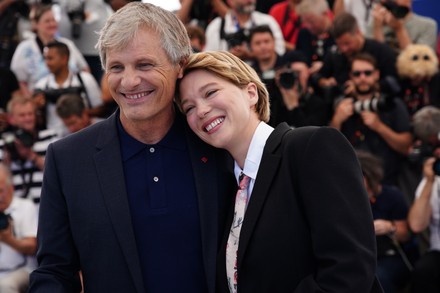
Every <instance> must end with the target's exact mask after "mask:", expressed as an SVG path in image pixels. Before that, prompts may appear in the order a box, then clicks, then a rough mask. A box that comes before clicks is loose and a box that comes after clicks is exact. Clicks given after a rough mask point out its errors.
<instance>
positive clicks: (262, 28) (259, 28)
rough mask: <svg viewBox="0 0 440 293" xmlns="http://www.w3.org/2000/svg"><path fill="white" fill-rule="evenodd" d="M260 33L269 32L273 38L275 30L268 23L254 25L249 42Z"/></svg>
mask: <svg viewBox="0 0 440 293" xmlns="http://www.w3.org/2000/svg"><path fill="white" fill-rule="evenodd" d="M258 33H268V34H270V35H271V36H272V38H273V32H272V30H271V29H270V27H269V26H268V25H267V24H263V25H257V26H254V27H253V28H251V29H250V30H249V42H251V41H252V38H253V37H254V35H255V34H258Z"/></svg>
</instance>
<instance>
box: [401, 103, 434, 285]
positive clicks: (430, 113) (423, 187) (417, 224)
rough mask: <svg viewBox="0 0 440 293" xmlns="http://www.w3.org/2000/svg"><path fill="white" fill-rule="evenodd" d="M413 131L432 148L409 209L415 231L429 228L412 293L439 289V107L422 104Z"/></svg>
mask: <svg viewBox="0 0 440 293" xmlns="http://www.w3.org/2000/svg"><path fill="white" fill-rule="evenodd" d="M413 128H414V134H415V135H416V136H417V137H418V138H420V139H421V141H422V142H423V143H425V144H429V145H430V146H431V148H432V151H431V153H430V154H429V157H428V158H427V159H426V160H425V161H424V163H423V178H422V180H421V181H420V183H419V186H418V187H417V190H416V195H415V199H414V202H413V204H412V206H411V208H410V210H409V214H408V224H409V227H410V228H411V230H412V231H413V232H414V233H422V232H423V231H425V230H426V229H429V237H430V239H429V250H428V251H427V252H426V253H425V254H424V255H422V256H421V257H420V259H419V260H418V261H417V263H416V265H415V268H414V271H413V274H412V280H411V287H412V291H411V292H424V293H431V292H440V282H439V276H440V269H439V268H440V159H439V158H440V138H439V134H440V109H439V108H436V107H434V106H425V107H423V108H422V109H420V110H418V111H417V112H416V113H415V114H414V115H413Z"/></svg>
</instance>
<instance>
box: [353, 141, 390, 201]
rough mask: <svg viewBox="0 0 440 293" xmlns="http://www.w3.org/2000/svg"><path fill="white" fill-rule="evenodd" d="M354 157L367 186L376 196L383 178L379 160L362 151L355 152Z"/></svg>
mask: <svg viewBox="0 0 440 293" xmlns="http://www.w3.org/2000/svg"><path fill="white" fill-rule="evenodd" d="M356 155H357V158H358V160H359V163H360V165H361V169H362V173H363V175H364V177H365V180H366V181H367V183H368V186H369V187H370V189H371V190H372V191H373V192H374V193H375V194H378V193H379V191H380V185H381V182H382V179H383V176H384V171H383V167H382V161H381V159H380V158H379V157H377V156H375V155H373V154H372V153H369V152H367V151H362V150H356Z"/></svg>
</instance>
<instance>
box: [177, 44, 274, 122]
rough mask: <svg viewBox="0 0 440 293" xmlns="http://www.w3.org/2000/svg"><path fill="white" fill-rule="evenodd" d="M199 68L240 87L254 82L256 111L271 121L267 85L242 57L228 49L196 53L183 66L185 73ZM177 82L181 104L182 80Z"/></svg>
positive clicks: (178, 97)
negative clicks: (227, 50) (180, 86)
mask: <svg viewBox="0 0 440 293" xmlns="http://www.w3.org/2000/svg"><path fill="white" fill-rule="evenodd" d="M198 69H201V70H205V71H207V72H211V73H213V74H215V75H217V76H218V77H220V78H222V79H224V80H226V81H228V82H231V83H232V84H234V85H236V86H237V87H239V88H245V87H246V86H247V85H248V84H249V83H251V82H252V83H254V84H255V85H256V87H257V91H258V101H257V104H256V106H255V111H256V112H257V114H258V117H259V119H261V120H262V121H265V122H267V121H269V118H270V104H269V93H268V91H267V89H266V86H265V85H264V84H263V82H262V81H261V79H260V77H259V76H258V74H257V73H256V72H255V70H254V69H253V68H252V67H250V66H249V65H248V64H246V63H245V62H244V61H242V60H241V59H240V58H238V57H237V56H235V55H233V54H231V53H229V52H226V51H211V52H201V53H196V54H193V55H191V56H190V57H189V59H188V62H187V64H186V65H185V66H184V67H183V75H184V76H185V75H186V74H188V73H189V72H191V71H194V70H198ZM177 82H178V84H177V87H176V101H177V102H178V104H179V105H180V92H179V90H180V89H179V83H180V80H178V81H177Z"/></svg>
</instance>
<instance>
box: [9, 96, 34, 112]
mask: <svg viewBox="0 0 440 293" xmlns="http://www.w3.org/2000/svg"><path fill="white" fill-rule="evenodd" d="M28 103H30V104H32V105H33V106H34V107H35V103H34V100H33V99H32V98H30V97H26V96H23V95H14V96H13V97H12V99H11V100H9V102H8V104H7V106H6V110H7V111H8V113H9V114H12V110H13V109H14V107H15V106H16V105H26V104H28Z"/></svg>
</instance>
